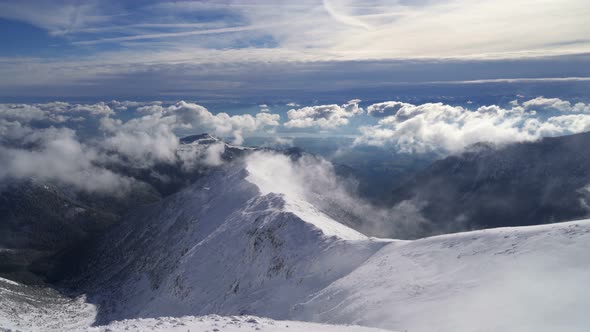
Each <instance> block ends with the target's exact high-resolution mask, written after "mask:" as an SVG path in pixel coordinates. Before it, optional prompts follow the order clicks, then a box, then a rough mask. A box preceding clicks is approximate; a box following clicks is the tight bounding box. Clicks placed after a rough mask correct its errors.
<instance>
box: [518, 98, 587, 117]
mask: <svg viewBox="0 0 590 332" xmlns="http://www.w3.org/2000/svg"><path fill="white" fill-rule="evenodd" d="M514 105H515V106H517V105H518V102H516V104H514ZM522 106H523V107H524V108H525V109H527V110H534V111H557V112H564V113H590V105H588V104H584V103H576V104H574V105H572V103H570V102H569V101H567V100H561V99H559V98H544V97H537V98H535V99H531V100H528V101H525V102H523V103H522Z"/></svg>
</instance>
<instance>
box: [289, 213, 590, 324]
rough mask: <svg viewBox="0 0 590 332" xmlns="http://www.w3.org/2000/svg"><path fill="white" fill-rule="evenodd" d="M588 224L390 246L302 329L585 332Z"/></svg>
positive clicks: (342, 283) (328, 294)
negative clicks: (319, 325)
mask: <svg viewBox="0 0 590 332" xmlns="http://www.w3.org/2000/svg"><path fill="white" fill-rule="evenodd" d="M589 252H590V221H589V220H585V221H579V222H569V223H561V224H553V225H542V226H529V227H517V228H500V229H491V230H483V231H476V232H469V233H459V234H451V235H442V236H436V237H431V238H425V239H421V240H416V241H411V242H407V243H405V244H403V245H389V246H386V247H385V248H383V249H381V250H380V251H379V252H378V253H377V254H375V255H374V256H373V257H371V258H370V259H369V260H367V261H366V262H365V263H364V264H362V265H361V266H360V267H359V268H357V269H356V270H355V271H354V272H353V273H350V274H349V275H347V276H346V277H344V278H342V279H340V280H338V281H337V282H335V283H333V284H331V285H330V286H329V287H327V288H325V289H324V290H322V291H320V292H318V293H317V294H316V295H315V296H314V297H313V299H311V300H310V301H308V302H306V303H303V304H300V305H298V306H297V310H296V312H297V314H295V315H294V316H293V317H295V318H296V319H304V320H314V321H321V322H330V323H354V324H359V325H369V326H378V327H387V328H393V329H399V330H408V331H535V332H541V331H580V332H581V331H588V328H589V327H590V317H589V316H588V311H587V310H588V308H589V307H590V288H589V287H588V280H590V259H588V253H589Z"/></svg>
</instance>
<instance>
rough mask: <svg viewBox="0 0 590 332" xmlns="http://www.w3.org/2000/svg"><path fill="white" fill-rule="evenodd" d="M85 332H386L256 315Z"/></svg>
mask: <svg viewBox="0 0 590 332" xmlns="http://www.w3.org/2000/svg"><path fill="white" fill-rule="evenodd" d="M86 331H88V332H107V331H113V332H114V331H170V332H186V331H196V332H197V331H203V332H204V331H211V332H249V331H252V332H254V331H273V332H312V331H321V332H341V331H348V332H380V331H381V332H385V330H380V329H374V328H368V327H360V326H350V325H349V326H342V325H326V324H314V323H304V322H293V321H275V320H272V319H268V318H260V317H255V316H233V317H222V316H216V315H211V316H202V317H191V316H188V317H180V318H175V317H162V318H157V319H154V318H146V319H131V320H124V321H116V322H112V323H111V324H109V325H106V326H98V327H92V328H89V329H87V330H86Z"/></svg>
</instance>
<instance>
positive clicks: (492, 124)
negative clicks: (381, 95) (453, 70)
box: [355, 97, 590, 153]
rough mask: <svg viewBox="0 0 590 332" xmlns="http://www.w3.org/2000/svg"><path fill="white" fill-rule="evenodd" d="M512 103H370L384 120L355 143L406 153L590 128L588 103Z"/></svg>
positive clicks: (373, 112)
mask: <svg viewBox="0 0 590 332" xmlns="http://www.w3.org/2000/svg"><path fill="white" fill-rule="evenodd" d="M512 105H513V106H512V107H511V108H502V107H499V106H496V105H491V106H482V107H479V108H477V109H476V110H470V109H467V108H464V107H460V106H451V105H445V104H442V103H427V104H422V105H413V104H409V103H403V102H398V101H389V102H383V103H377V104H373V105H370V106H369V107H367V113H368V114H370V115H373V116H375V117H378V118H380V119H379V121H378V124H377V125H373V126H364V127H361V128H359V130H360V131H361V136H360V137H358V138H357V139H356V140H355V143H356V144H368V145H377V146H382V145H386V144H392V145H394V146H395V147H396V148H398V149H399V150H400V151H403V152H431V151H438V152H442V153H455V152H460V151H462V150H463V149H465V148H466V147H467V146H469V145H472V144H474V143H477V142H490V143H493V144H505V143H510V142H522V141H533V140H537V139H539V138H541V137H547V136H560V135H567V134H573V133H579V132H583V131H588V130H590V114H588V111H589V110H590V105H588V104H584V103H576V104H574V105H572V104H571V103H570V102H568V101H563V100H560V99H557V98H552V99H548V98H543V97H539V98H536V99H533V100H529V101H525V102H524V103H522V104H520V103H518V102H513V104H512ZM551 112H558V113H557V114H554V113H551ZM562 113H566V114H562Z"/></svg>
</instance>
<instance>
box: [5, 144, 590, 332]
mask: <svg viewBox="0 0 590 332" xmlns="http://www.w3.org/2000/svg"><path fill="white" fill-rule="evenodd" d="M253 156H254V157H256V156H261V155H259V154H257V153H254V154H253ZM285 158H286V157H285ZM285 158H283V159H281V158H270V159H269V158H247V159H246V161H245V163H244V162H241V161H239V160H236V161H235V162H232V163H229V164H227V165H225V166H222V167H221V168H220V169H219V170H217V171H215V172H212V173H211V174H210V175H209V176H207V177H206V178H202V179H200V180H198V181H197V182H195V183H194V184H193V185H191V186H190V187H188V188H187V189H185V190H183V191H181V192H179V193H177V194H175V195H172V196H169V197H168V198H166V199H164V200H162V201H160V202H158V203H156V204H153V205H150V206H147V207H145V208H142V209H139V210H137V211H135V212H134V213H132V214H131V215H129V216H128V217H127V218H126V219H125V221H124V222H122V223H121V224H120V225H119V226H117V227H115V228H113V229H112V231H110V232H109V233H108V234H107V236H106V237H105V239H104V241H103V242H102V243H101V244H100V246H99V247H98V248H96V252H95V256H93V257H91V258H90V259H89V260H88V261H87V262H86V264H85V266H83V268H84V269H85V270H86V271H87V273H86V274H85V275H83V276H82V277H81V278H80V279H78V280H75V281H73V282H72V283H71V284H70V285H69V286H71V287H72V288H71V289H77V290H79V291H80V292H81V293H80V294H79V295H80V296H78V297H76V298H74V299H70V298H67V297H65V296H63V295H60V294H59V293H57V292H55V291H52V290H43V289H38V288H33V287H29V286H24V285H21V284H18V283H14V282H11V281H7V280H3V279H0V327H4V328H11V329H21V330H42V331H51V330H63V329H66V330H67V329H78V330H84V329H91V330H94V331H96V330H98V331H107V330H115V331H116V330H124V329H126V328H127V329H131V330H150V329H153V330H174V329H177V330H181V331H186V330H191V331H195V330H197V331H199V330H209V331H214V330H215V329H218V330H220V331H233V330H246V331H247V330H252V329H254V330H256V328H260V329H262V330H269V331H276V330H278V331H282V330H285V331H286V330H287V329H288V330H289V331H293V330H296V328H297V329H300V330H303V329H306V330H310V331H314V330H319V331H349V330H351V329H352V330H353V331H354V329H353V328H352V327H348V326H346V327H341V326H340V327H334V326H325V325H321V326H319V325H312V324H307V323H293V322H285V321H272V320H268V319H260V318H254V317H247V315H255V316H263V317H269V318H271V319H275V320H297V321H310V322H311V321H313V322H317V323H322V324H326V323H329V324H353V325H361V326H368V327H376V328H384V329H387V330H395V331H412V332H414V331H418V332H420V331H429V332H430V331H435V332H436V331H444V332H447V331H448V332H463V331H464V332H472V331H535V332H538V331H587V330H588V326H590V316H588V315H587V314H586V311H587V308H588V307H590V287H588V286H587V285H588V280H590V259H588V252H590V220H586V221H577V222H569V223H561V224H552V225H543V226H532V227H518V228H500V229H490V230H483V231H475V232H467V233H458V234H450V235H443V236H436V237H430V238H424V239H420V240H415V241H396V240H383V239H374V238H368V237H366V236H364V235H362V234H360V233H358V232H356V231H354V230H352V229H350V228H348V227H346V226H344V225H342V224H340V223H338V222H337V221H335V220H333V219H332V218H330V217H329V216H328V215H327V214H325V213H324V212H325V210H322V209H318V208H317V207H316V206H315V205H314V201H313V199H310V197H313V196H309V195H307V193H306V192H305V190H304V187H302V186H301V185H299V184H298V183H297V182H293V181H290V179H293V178H296V174H294V173H293V172H294V169H293V168H290V167H288V165H286V164H285V163H284V161H285V160H288V158H287V159H285ZM322 211H324V212H322ZM210 314H216V315H222V316H228V317H218V316H206V317H198V318H195V317H194V316H204V315H210ZM235 315H246V316H244V317H230V316H235ZM183 316H190V317H184V318H182V317H183ZM166 317H173V318H166ZM249 319H255V320H257V322H260V324H259V325H256V324H252V323H251V322H248V320H249ZM121 320H125V321H121ZM114 321H121V322H114ZM183 324H184V325H183ZM90 325H93V326H96V327H92V328H90ZM286 325H289V328H287V327H286Z"/></svg>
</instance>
